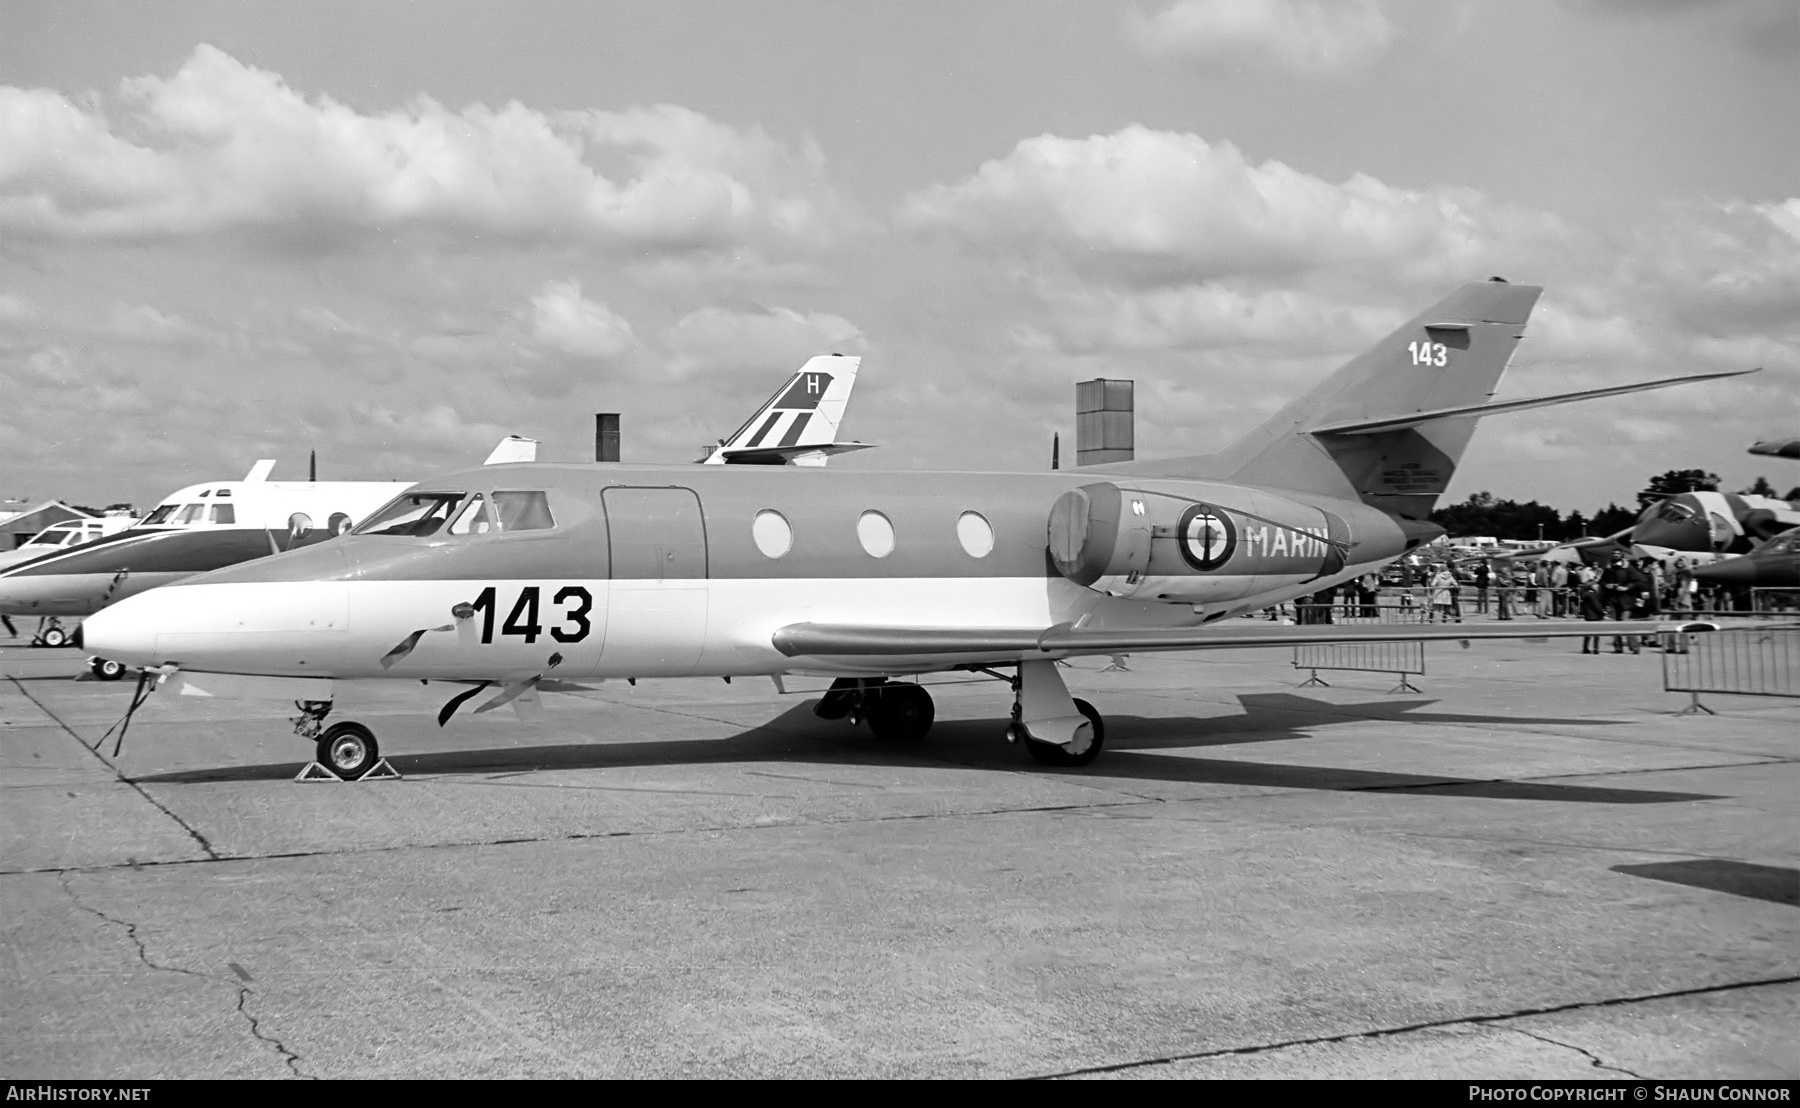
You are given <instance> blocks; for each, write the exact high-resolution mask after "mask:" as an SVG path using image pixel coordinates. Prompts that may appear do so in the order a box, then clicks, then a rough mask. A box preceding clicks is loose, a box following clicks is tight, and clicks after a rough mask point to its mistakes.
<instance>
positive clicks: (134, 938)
mask: <svg viewBox="0 0 1800 1108" xmlns="http://www.w3.org/2000/svg"><path fill="white" fill-rule="evenodd" d="M134 868H135V867H134ZM75 872H77V871H74V870H59V871H57V878H58V882H59V883H60V884H61V885H62V890H63V893H64V895H66V896H67V897H68V898H69V900H70V902H71V903H73V904H74V905H75V907H77V908H79V909H81V910H82V911H84V912H87V913H89V914H90V915H93V916H96V917H98V918H99V919H101V920H103V921H105V922H107V923H110V924H112V925H113V926H115V927H121V928H124V930H125V937H126V938H127V939H130V940H131V945H132V946H133V947H134V948H135V949H136V951H137V957H138V961H140V962H142V963H143V964H144V965H145V966H147V967H148V968H150V969H152V970H155V971H156V972H158V973H178V974H181V975H183V976H186V977H197V978H199V979H200V980H201V981H209V982H216V983H219V984H228V982H225V981H223V980H221V979H220V978H219V977H217V976H215V975H213V974H210V973H202V972H200V971H199V970H191V969H188V968H187V967H185V966H165V965H160V964H158V963H157V962H154V961H152V960H151V959H150V947H149V945H148V944H146V943H145V942H144V940H143V938H142V937H141V936H139V935H138V925H137V924H135V923H132V922H131V921H130V920H122V919H118V918H117V917H114V916H109V915H107V914H106V913H105V912H102V911H101V910H100V909H98V908H95V907H94V906H92V905H90V904H87V903H85V902H84V901H83V900H82V899H81V897H80V896H79V895H78V894H77V893H76V892H75V887H74V885H72V884H71V883H70V878H71V877H72V876H73V875H74V873H75ZM234 991H235V992H236V993H237V1003H236V1005H235V1007H236V1010H237V1013H238V1014H239V1015H241V1016H243V1017H244V1020H245V1022H246V1023H247V1024H248V1025H249V1029H250V1035H251V1037H252V1038H254V1039H256V1040H257V1041H259V1042H264V1043H268V1044H269V1045H270V1046H273V1047H274V1048H275V1049H276V1051H278V1052H279V1053H280V1054H281V1057H282V1060H283V1062H284V1063H285V1064H286V1065H287V1068H288V1069H289V1070H290V1071H291V1072H292V1073H293V1074H294V1076H295V1077H305V1076H307V1075H306V1074H303V1073H301V1072H300V1068H299V1063H300V1056H299V1055H297V1054H295V1053H294V1052H293V1051H291V1050H289V1049H288V1048H287V1047H286V1046H285V1045H283V1044H282V1042H281V1041H280V1040H279V1039H276V1038H273V1037H271V1036H269V1035H265V1034H263V1031H262V1023H261V1021H260V1020H258V1019H257V1018H256V1016H255V1015H253V1014H251V1012H250V1011H249V1010H248V1008H246V1004H248V1002H249V998H250V993H251V989H250V985H249V983H248V982H247V981H243V980H241V979H240V980H239V981H238V982H237V983H236V984H235V986H234Z"/></svg>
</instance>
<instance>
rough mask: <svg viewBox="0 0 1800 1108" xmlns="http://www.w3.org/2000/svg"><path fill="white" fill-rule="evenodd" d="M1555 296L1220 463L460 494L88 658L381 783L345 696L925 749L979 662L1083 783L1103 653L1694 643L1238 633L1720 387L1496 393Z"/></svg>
mask: <svg viewBox="0 0 1800 1108" xmlns="http://www.w3.org/2000/svg"><path fill="white" fill-rule="evenodd" d="M1539 292H1540V290H1539V289H1538V288H1535V287H1532V286H1526V285H1514V284H1508V283H1505V282H1503V281H1499V280H1497V279H1496V280H1493V281H1488V282H1480V283H1475V284H1470V285H1466V286H1464V287H1463V288H1461V289H1459V290H1457V291H1456V292H1454V293H1453V294H1451V295H1450V296H1448V297H1447V298H1445V299H1444V300H1442V301H1441V302H1439V303H1438V304H1436V305H1433V306H1432V307H1431V308H1430V309H1428V310H1427V311H1425V312H1424V313H1422V314H1421V315H1419V316H1418V317H1417V318H1415V319H1413V320H1411V321H1410V322H1408V323H1407V324H1405V325H1404V326H1402V327H1400V328H1399V329H1398V330H1396V331H1395V332H1393V333H1392V334H1391V335H1389V336H1387V337H1386V338H1385V339H1383V340H1381V341H1380V342H1379V343H1377V344H1376V345H1375V346H1374V347H1373V348H1372V349H1371V350H1369V351H1368V352H1366V353H1364V354H1362V355H1360V356H1359V357H1357V358H1355V359H1353V360H1351V361H1350V362H1349V363H1348V364H1347V365H1345V366H1344V367H1343V368H1342V369H1340V370H1339V371H1337V372H1336V373H1335V374H1333V375H1331V376H1330V377H1328V378H1327V379H1325V380H1324V381H1322V382H1321V383H1319V384H1318V385H1316V386H1315V387H1314V388H1312V389H1311V390H1309V391H1307V392H1306V393H1305V394H1303V395H1302V396H1300V397H1298V398H1297V399H1295V400H1293V401H1292V402H1291V403H1289V404H1288V405H1287V406H1286V407H1284V408H1282V409H1281V410H1280V411H1279V412H1277V413H1276V414H1275V415H1273V416H1271V417H1270V418H1269V419H1267V420H1266V421H1264V422H1263V423H1262V424H1261V425H1260V426H1258V427H1256V428H1255V429H1253V430H1251V431H1250V432H1249V433H1248V434H1246V435H1244V436H1243V437H1242V438H1240V439H1238V440H1237V441H1236V442H1234V443H1232V444H1231V445H1229V446H1227V447H1226V448H1225V449H1224V450H1221V451H1218V452H1216V453H1212V454H1198V455H1191V456H1186V457H1177V458H1172V459H1165V460H1160V461H1147V460H1146V461H1135V462H1130V463H1124V464H1118V465H1108V466H1102V467H1090V468H1084V469H1078V470H1062V471H1055V472H1049V473H918V472H875V471H846V470H839V469H820V468H797V467H780V468H776V467H763V466H731V465H718V466H694V465H685V466H683V465H673V466H671V465H660V466H658V465H619V464H585V465H554V464H541V463H540V464H525V465H501V466H488V467H484V468H479V469H471V470H467V471H464V472H460V473H454V474H450V475H448V476H444V477H439V478H435V479H433V480H430V481H425V482H422V483H420V484H418V485H416V486H414V487H413V488H411V489H409V490H408V491H406V492H405V493H403V494H402V495H400V496H399V497H398V498H396V499H395V500H394V501H393V502H392V503H390V504H389V505H387V506H386V507H385V508H383V509H381V510H380V511H378V512H376V513H375V514H374V515H372V516H371V517H370V518H369V519H367V520H366V521H364V522H363V523H362V524H360V525H359V526H358V527H356V528H355V529H354V530H353V531H352V533H351V534H349V535H347V536H345V537H344V538H343V539H341V540H339V541H336V542H332V543H328V544H323V545H321V546H318V547H315V548H312V549H304V550H296V551H292V552H289V553H286V554H280V555H277V556H274V557H270V558H265V559H261V560H259V561H256V562H252V563H247V564H245V565H242V566H238V567H234V568H230V569H225V570H221V571H219V572H216V573H210V574H206V575H203V576H199V577H194V578H190V579H188V580H186V581H184V582H181V583H179V584H177V585H174V586H171V587H167V588H162V589H157V590H154V591H152V592H148V593H145V594H143V595H141V596H136V597H132V598H130V599H128V600H125V601H123V602H121V603H118V604H115V605H113V606H112V607H110V608H108V609H106V610H105V611H103V612H100V613H99V614H97V615H95V616H94V617H92V618H91V619H89V620H88V622H87V624H86V626H85V629H84V630H85V635H86V641H87V646H88V647H89V648H90V649H92V650H95V651H98V652H101V653H104V654H106V655H107V656H109V657H113V658H119V659H122V660H125V661H127V662H129V663H130V664H131V665H133V666H138V667H144V669H145V674H144V677H143V678H141V679H140V682H139V690H140V696H139V698H138V700H136V701H134V704H135V703H137V702H139V701H141V698H142V695H143V694H144V693H145V692H146V691H147V689H148V688H151V687H154V686H150V685H147V684H146V682H148V681H150V680H156V681H160V682H161V684H162V687H164V688H165V689H168V688H173V689H179V690H181V691H187V692H195V693H200V694H203V695H204V694H215V695H232V694H234V693H235V694H240V695H268V696H271V697H280V698H282V699H291V700H293V701H295V702H296V704H297V705H298V706H299V707H300V708H301V715H300V717H299V718H298V719H297V720H296V721H295V729H296V731H297V732H298V733H299V734H301V735H302V736H303V737H305V738H307V739H308V740H311V741H313V742H315V743H316V753H317V756H318V760H319V762H321V763H322V764H324V765H325V766H326V767H327V768H329V769H330V770H331V771H332V772H334V773H336V774H337V775H339V776H341V777H345V778H355V777H358V776H360V775H362V774H363V773H365V772H366V771H367V770H368V769H369V768H370V767H372V766H373V765H375V764H377V761H378V747H377V741H376V738H375V736H374V735H373V733H372V732H371V731H370V730H369V729H368V728H367V727H365V726H364V725H362V724H360V723H357V722H354V721H343V722H338V723H335V724H333V725H331V726H329V727H327V726H326V725H325V720H326V718H327V716H328V714H329V712H330V710H331V706H332V702H333V699H334V696H335V691H334V690H335V689H336V687H337V685H338V683H340V682H349V681H359V680H365V679H384V678H385V679H405V680H409V681H434V682H452V683H462V684H463V685H464V686H465V687H464V688H462V689H461V690H460V691H458V692H457V693H456V695H454V696H452V697H450V698H449V699H448V701H447V702H446V703H445V704H444V705H443V707H442V709H441V710H440V711H439V713H438V722H439V724H440V725H442V724H443V723H445V722H446V721H447V720H449V719H450V718H451V717H452V716H453V715H454V714H455V712H456V711H457V710H458V709H459V708H461V707H462V706H463V705H464V704H465V703H468V702H469V701H471V700H473V699H474V698H475V697H477V696H480V695H482V694H483V693H487V694H488V698H487V699H486V701H485V702H483V703H481V704H479V705H478V706H477V707H476V708H475V709H474V710H475V711H476V712H482V711H487V710H489V709H492V708H496V707H499V706H501V705H503V704H508V703H511V704H513V705H514V706H515V708H518V709H520V710H521V712H522V714H523V713H524V712H525V711H527V710H532V709H535V708H537V706H538V693H539V690H540V689H546V690H554V689H555V688H556V687H558V686H559V685H563V686H566V685H567V684H569V683H576V682H580V681H593V680H601V679H608V678H630V679H636V678H641V677H698V676H707V677H738V676H750V675H766V676H772V677H775V678H777V679H778V680H779V679H780V678H781V677H782V676H784V675H819V676H826V677H831V678H834V679H835V681H834V683H833V685H832V688H831V690H830V691H829V692H828V693H827V694H826V695H825V697H824V698H823V700H821V701H820V702H819V704H818V705H817V707H816V709H815V710H816V711H817V712H818V714H820V715H822V716H825V717H827V718H838V717H844V716H848V717H850V718H851V720H852V722H856V721H858V720H866V721H867V723H868V724H869V726H870V728H871V730H872V731H874V732H875V734H876V735H877V736H878V737H881V738H886V739H891V740H911V739H917V738H920V737H922V736H923V735H924V734H925V733H926V731H927V730H928V729H929V728H930V726H931V723H932V720H933V716H934V709H933V705H932V700H931V697H930V694H929V693H928V692H927V690H926V689H925V688H924V687H923V686H921V685H919V684H917V683H914V682H913V681H909V680H901V678H906V677H911V676H914V675H918V674H923V673H929V672H935V671H945V670H962V671H969V672H979V673H984V674H989V675H992V676H996V677H1001V678H1002V679H1005V680H1008V681H1009V682H1010V685H1011V687H1012V694H1013V696H1012V699H1013V704H1012V719H1011V722H1010V724H1009V725H1008V726H1007V727H1006V729H1005V733H1006V736H1007V738H1008V739H1010V740H1013V741H1021V742H1022V743H1023V745H1024V747H1025V749H1026V750H1027V751H1029V752H1030V754H1031V755H1032V756H1033V757H1034V758H1035V759H1037V760H1038V761H1039V762H1042V763H1046V764H1049V765H1057V766H1079V765H1084V764H1087V763H1088V762H1091V761H1092V760H1093V759H1094V757H1095V756H1096V755H1097V754H1099V752H1100V750H1101V747H1102V744H1103V742H1104V738H1105V725H1104V721H1103V719H1102V717H1101V715H1100V713H1099V712H1098V711H1097V710H1096V709H1095V708H1094V707H1093V706H1092V705H1090V704H1088V703H1086V702H1085V701H1079V700H1075V699H1073V698H1072V697H1071V696H1070V695H1069V692H1068V689H1067V687H1066V685H1065V684H1064V682H1063V678H1062V676H1061V674H1060V673H1059V672H1058V670H1057V667H1056V662H1057V661H1058V660H1060V659H1063V658H1068V657H1071V656H1075V655H1084V654H1102V655H1104V654H1114V653H1119V652H1126V651H1147V650H1192V649H1204V648H1209V647H1242V646H1253V645H1254V646H1263V645H1279V644H1288V643H1312V642H1332V641H1336V642H1343V641H1371V640H1379V641H1386V640H1393V639H1400V638H1418V639H1472V638H1489V637H1492V638H1506V637H1519V636H1521V635H1529V636H1531V637H1539V636H1545V635H1557V634H1565V633H1566V634H1587V635H1593V634H1613V633H1621V634H1623V633H1631V634H1644V633H1648V632H1651V631H1655V630H1663V629H1674V628H1676V627H1677V626H1679V625H1673V624H1671V625H1668V626H1667V627H1664V626H1663V625H1660V624H1652V623H1646V622H1635V623H1631V624H1623V623H1621V624H1611V623H1601V624H1594V623H1585V624H1584V623H1574V624H1570V625H1568V626H1567V627H1554V626H1553V627H1546V626H1545V625H1542V624H1538V625H1534V626H1533V627H1531V628H1529V629H1527V630H1515V629H1513V628H1511V627H1507V626H1504V625H1500V626H1481V625H1470V624H1461V625H1457V626H1455V627H1447V626H1442V625H1438V626H1419V627H1396V626H1393V625H1387V626H1373V627H1361V626H1350V625H1343V624H1339V625H1335V626H1310V625H1302V626H1280V625H1274V624H1269V623H1254V624H1253V623H1248V622H1246V621H1237V620H1234V618H1233V617H1236V616H1241V615H1244V614H1247V613H1253V612H1255V611H1258V610H1260V609H1262V608H1265V607H1267V606H1269V605H1272V604H1276V603H1279V602H1282V601H1287V600H1292V599H1294V598H1296V597H1298V596H1301V595H1304V594H1310V593H1314V592H1317V591H1319V590H1320V589H1322V588H1324V587H1326V586H1328V585H1332V584H1334V583H1338V582H1342V581H1346V580H1348V579H1350V578H1352V577H1356V576H1359V575H1361V574H1365V573H1368V572H1370V571H1371V570H1375V569H1377V568H1379V567H1380V566H1382V565H1383V564H1385V563H1387V562H1389V561H1391V560H1393V559H1394V558H1397V557H1399V556H1401V555H1403V554H1405V553H1406V552H1407V551H1410V550H1412V549H1414V548H1416V547H1418V546H1420V545H1422V544H1424V543H1426V542H1428V541H1430V540H1431V539H1433V538H1435V537H1437V536H1438V535H1440V534H1441V533H1442V531H1441V529H1440V528H1438V527H1436V526H1434V525H1432V524H1431V523H1429V522H1427V514H1428V513H1429V512H1430V510H1431V508H1432V506H1433V504H1434V503H1435V502H1436V499H1437V497H1438V495H1439V494H1440V493H1442V492H1443V491H1444V489H1445V487H1446V486H1447V485H1448V483H1449V482H1450V479H1451V475H1452V473H1453V471H1454V469H1455V467H1456V463H1457V460H1458V458H1459V457H1460V456H1461V455H1462V453H1463V451H1464V448H1465V447H1466V446H1467V445H1468V442H1469V439H1470V436H1471V434H1472V433H1473V430H1474V426H1475V421H1476V419H1477V418H1478V417H1480V416H1485V415H1490V414H1494V413H1499V412H1508V411H1517V410H1522V409H1526V408H1532V407H1539V406H1544V405H1550V404H1560V403H1565V402H1568V401H1572V400H1579V399H1584V398H1587V397H1591V396H1601V395H1613V394H1617V393H1620V392H1627V391H1632V390H1634V389H1645V388H1656V387H1661V386H1663V385H1667V384H1675V383H1680V382H1682V381H1688V380H1695V379H1696V378H1679V379H1675V380H1672V381H1658V382H1646V383H1642V384H1638V385H1631V386H1622V387H1615V388H1609V389H1599V390H1591V391H1588V392H1578V393H1567V394H1562V395H1557V396H1548V397H1540V398H1536V399H1531V400H1519V401H1510V402H1505V403H1493V402H1491V401H1490V398H1491V397H1492V395H1493V392H1494V389H1495V386H1496V384H1497V382H1498V381H1499V379H1500V376H1501V374H1502V372H1503V371H1504V369H1505V368H1506V365H1507V361H1508V359H1509V358H1510V357H1511V354H1512V351H1513V348H1514V347H1515V345H1516V344H1517V343H1518V340H1519V338H1520V336H1521V334H1522V332H1523V328H1524V324H1525V322H1526V319H1527V317H1528V316H1529V315H1530V312H1531V309H1532V307H1533V305H1534V304H1535V303H1536V301H1537V298H1538V295H1539ZM1720 376H1725V375H1720ZM753 422H754V421H753ZM765 422H766V420H765ZM1006 670H1010V671H1011V673H1010V675H1009V674H1006V673H1003V672H1001V671H1006Z"/></svg>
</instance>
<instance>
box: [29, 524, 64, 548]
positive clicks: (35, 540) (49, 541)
mask: <svg viewBox="0 0 1800 1108" xmlns="http://www.w3.org/2000/svg"><path fill="white" fill-rule="evenodd" d="M73 535H74V532H73V531H71V530H70V529H69V528H67V527H52V528H50V529H49V530H46V531H40V532H38V533H37V534H36V535H34V536H32V537H31V538H29V539H27V540H25V545H26V546H61V545H62V544H63V543H64V542H66V541H67V540H68V539H69V538H71V537H72V536H73Z"/></svg>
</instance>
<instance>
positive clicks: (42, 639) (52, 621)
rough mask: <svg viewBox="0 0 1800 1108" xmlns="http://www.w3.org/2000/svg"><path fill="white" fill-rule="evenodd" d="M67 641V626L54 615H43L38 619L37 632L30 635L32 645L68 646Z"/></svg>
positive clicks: (68, 639)
mask: <svg viewBox="0 0 1800 1108" xmlns="http://www.w3.org/2000/svg"><path fill="white" fill-rule="evenodd" d="M69 642H70V635H69V630H68V628H66V627H64V626H63V625H62V620H60V619H57V618H56V617H55V616H45V617H43V618H42V619H40V620H38V628H37V633H36V634H34V635H32V636H31V645H32V646H51V647H56V646H68V645H69Z"/></svg>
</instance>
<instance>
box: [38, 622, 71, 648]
mask: <svg viewBox="0 0 1800 1108" xmlns="http://www.w3.org/2000/svg"><path fill="white" fill-rule="evenodd" d="M43 639H44V645H45V646H66V645H67V644H68V642H69V633H68V632H67V631H64V630H63V629H62V628H60V627H51V628H49V629H48V630H46V631H45V632H44V635H43Z"/></svg>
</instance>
